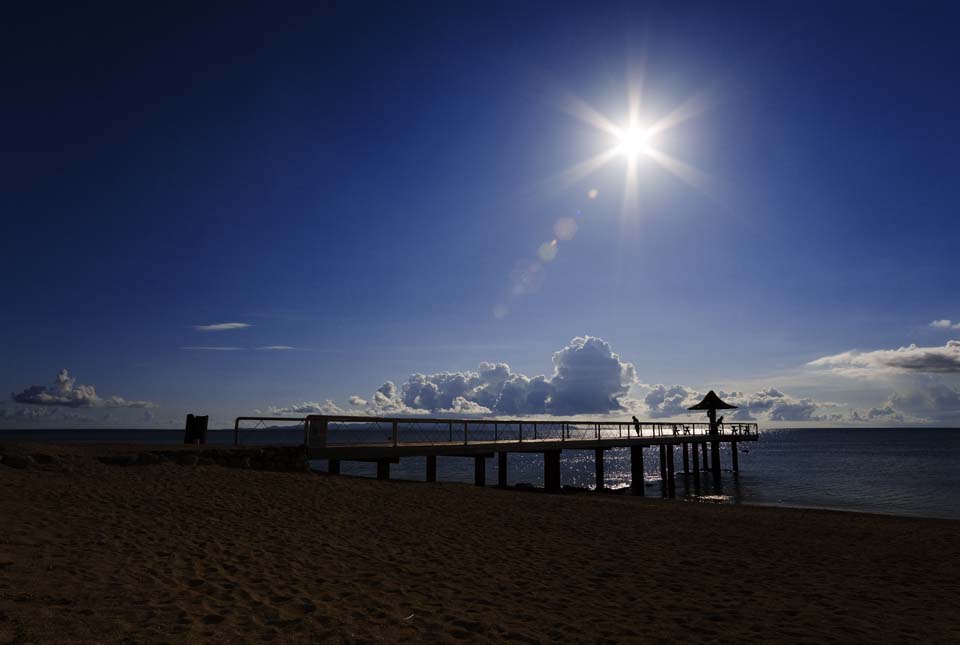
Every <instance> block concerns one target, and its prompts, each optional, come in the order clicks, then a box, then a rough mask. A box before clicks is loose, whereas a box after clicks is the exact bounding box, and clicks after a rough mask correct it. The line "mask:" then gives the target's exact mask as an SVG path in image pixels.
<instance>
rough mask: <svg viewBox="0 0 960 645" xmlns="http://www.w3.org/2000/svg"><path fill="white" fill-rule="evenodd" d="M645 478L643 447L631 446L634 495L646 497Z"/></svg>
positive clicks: (631, 486) (632, 490) (631, 472)
mask: <svg viewBox="0 0 960 645" xmlns="http://www.w3.org/2000/svg"><path fill="white" fill-rule="evenodd" d="M644 484H645V481H644V477H643V446H630V490H631V492H632V493H633V494H634V495H645V494H646V492H645V491H644Z"/></svg>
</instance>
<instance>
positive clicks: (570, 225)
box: [553, 217, 578, 240]
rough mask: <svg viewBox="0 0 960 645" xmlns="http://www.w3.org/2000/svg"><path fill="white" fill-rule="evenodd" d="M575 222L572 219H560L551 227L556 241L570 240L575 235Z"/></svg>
mask: <svg viewBox="0 0 960 645" xmlns="http://www.w3.org/2000/svg"><path fill="white" fill-rule="evenodd" d="M577 228H578V227H577V220H575V219H573V218H572V217H561V218H560V219H558V220H557V223H556V224H554V225H553V232H554V234H555V235H556V236H557V239H558V240H572V239H573V236H574V235H576V234H577Z"/></svg>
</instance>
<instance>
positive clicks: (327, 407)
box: [268, 399, 345, 415]
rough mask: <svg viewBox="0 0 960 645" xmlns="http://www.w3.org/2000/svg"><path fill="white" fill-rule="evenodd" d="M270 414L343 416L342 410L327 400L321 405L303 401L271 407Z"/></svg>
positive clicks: (315, 402)
mask: <svg viewBox="0 0 960 645" xmlns="http://www.w3.org/2000/svg"><path fill="white" fill-rule="evenodd" d="M268 412H269V413H270V414H329V415H337V414H345V412H344V411H343V409H342V408H341V407H340V406H338V405H337V404H336V403H334V402H333V401H331V400H330V399H327V400H326V401H324V402H323V403H319V402H317V401H304V402H302V403H294V404H292V405H288V406H285V407H277V406H272V407H270V408H269V410H268Z"/></svg>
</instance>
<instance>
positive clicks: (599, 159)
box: [543, 147, 620, 190]
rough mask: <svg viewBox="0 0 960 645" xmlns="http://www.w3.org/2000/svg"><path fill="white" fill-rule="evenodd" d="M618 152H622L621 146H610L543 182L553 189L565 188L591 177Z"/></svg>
mask: <svg viewBox="0 0 960 645" xmlns="http://www.w3.org/2000/svg"><path fill="white" fill-rule="evenodd" d="M618 154H620V149H619V147H614V148H609V149H608V150H604V151H603V152H601V153H600V154H598V155H594V156H593V157H591V158H589V159H587V160H586V161H581V162H580V163H578V164H576V165H573V166H571V167H570V168H567V169H566V170H564V171H563V172H561V173H559V174H557V175H554V176H553V177H550V178H549V179H547V180H545V181H544V182H543V183H544V184H546V185H548V186H550V187H551V188H553V189H559V190H563V189H566V188H569V187H570V186H572V185H573V184H575V183H577V182H578V181H580V180H581V179H584V178H586V177H589V176H590V175H592V174H593V173H595V172H596V171H598V170H599V169H600V168H602V167H604V166H605V165H607V164H608V163H610V161H611V160H612V159H613V158H614V157H616V156H617V155H618Z"/></svg>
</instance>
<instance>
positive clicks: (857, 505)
mask: <svg viewBox="0 0 960 645" xmlns="http://www.w3.org/2000/svg"><path fill="white" fill-rule="evenodd" d="M182 437H183V431H182V430H173V431H171V430H33V431H24V430H0V443H7V442H12V441H34V442H41V443H73V442H76V443H142V444H172V443H178V442H179V441H181V440H182ZM208 441H209V442H210V443H211V444H231V443H233V431H232V430H223V431H219V430H217V431H210V432H209V433H208ZM300 441H302V432H299V431H293V430H258V431H245V432H242V433H241V442H242V443H244V444H247V445H251V444H278V443H287V444H296V443H299V442H300ZM740 450H741V452H740V455H739V457H740V472H739V473H738V474H734V473H732V472H730V471H729V470H725V471H724V472H723V476H722V478H721V485H720V487H719V488H718V489H717V488H714V487H713V486H712V484H710V482H709V481H708V480H709V479H710V478H709V477H707V476H704V477H701V484H702V488H701V489H700V490H699V491H698V490H696V489H695V487H694V485H693V477H692V475H685V474H684V473H683V472H682V471H683V463H682V458H681V453H680V451H679V450H678V451H677V453H676V457H675V463H676V467H677V477H676V494H677V496H678V497H679V498H683V499H684V500H687V501H692V502H696V501H709V502H720V503H730V504H760V505H772V506H794V507H806V508H827V509H835V510H844V511H859V512H868V513H886V514H893V515H915V516H925V517H943V518H952V519H960V429H949V428H943V429H936V428H803V429H778V430H766V431H763V432H762V433H761V436H760V441H758V442H755V443H754V442H751V443H743V444H741V445H740ZM644 452H645V460H644V461H645V464H644V467H645V472H646V486H645V490H646V494H647V495H648V496H661V495H663V494H664V493H665V491H664V486H663V482H662V481H661V480H660V471H659V459H658V452H657V450H656V449H648V450H645V451H644ZM424 461H425V460H424V459H423V458H409V459H402V460H400V463H399V464H393V466H392V468H391V477H393V478H395V479H410V480H422V479H423V477H424V472H425V463H424ZM721 461H722V463H723V466H724V468H725V469H729V468H730V454H729V448H726V449H725V450H722V451H721ZM313 465H314V467H315V468H316V469H318V470H325V469H326V464H325V463H324V462H322V461H318V462H314V464H313ZM605 470H606V485H607V486H608V487H611V488H615V487H620V486H627V485H628V484H629V483H630V456H629V451H628V450H626V449H612V450H608V451H607V453H606V460H605ZM375 472H376V467H375V465H374V464H364V463H351V462H343V464H342V473H343V474H350V475H359V476H367V477H373V476H375ZM473 476H474V473H473V459H472V458H463V457H440V458H438V460H437V477H438V479H440V480H441V481H460V482H468V483H472V482H473ZM507 476H508V481H509V483H511V484H517V483H520V482H525V483H529V484H532V485H534V486H539V485H541V484H542V482H543V459H542V457H541V456H540V455H537V454H516V453H513V454H511V455H510V456H509V463H508V475H507ZM496 481H497V460H496V459H495V458H494V459H489V460H487V483H488V484H490V485H493V484H495V483H496ZM561 483H562V484H563V485H569V486H576V487H583V488H592V487H593V486H594V463H593V451H592V450H590V451H575V450H571V451H564V453H563V456H562V460H561Z"/></svg>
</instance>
